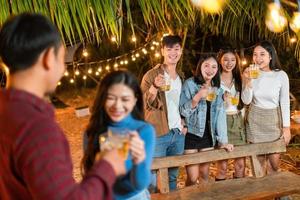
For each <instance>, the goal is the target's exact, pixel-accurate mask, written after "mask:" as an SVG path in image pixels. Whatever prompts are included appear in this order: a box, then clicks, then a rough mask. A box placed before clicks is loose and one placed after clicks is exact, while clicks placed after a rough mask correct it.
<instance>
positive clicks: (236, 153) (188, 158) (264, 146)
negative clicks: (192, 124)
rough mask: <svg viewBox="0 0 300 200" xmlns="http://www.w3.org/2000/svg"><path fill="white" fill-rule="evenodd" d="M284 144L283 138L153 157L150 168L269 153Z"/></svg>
mask: <svg viewBox="0 0 300 200" xmlns="http://www.w3.org/2000/svg"><path fill="white" fill-rule="evenodd" d="M285 151H286V146H285V144H284V141H283V140H277V141H275V142H265V143H259V144H247V145H242V146H236V147H235V149H234V150H233V151H232V152H227V151H225V150H224V149H215V150H210V151H204V152H199V153H194V154H188V155H180V156H168V157H161V158H155V159H154V160H153V164H152V169H154V170H155V169H159V168H169V167H178V166H184V165H190V164H199V163H206V162H212V161H216V160H225V159H232V158H239V157H246V156H251V155H253V154H255V155H260V154H270V153H280V152H285Z"/></svg>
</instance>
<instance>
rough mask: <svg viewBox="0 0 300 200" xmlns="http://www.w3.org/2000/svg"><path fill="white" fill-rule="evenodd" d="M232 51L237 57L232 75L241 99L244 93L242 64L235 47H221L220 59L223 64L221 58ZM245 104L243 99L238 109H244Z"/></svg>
mask: <svg viewBox="0 0 300 200" xmlns="http://www.w3.org/2000/svg"><path fill="white" fill-rule="evenodd" d="M226 53H232V54H233V55H234V57H235V59H236V64H235V67H234V69H233V70H232V77H233V80H234V87H235V89H236V91H238V92H239V93H240V99H241V94H242V74H241V65H240V57H239V55H238V54H237V53H236V52H235V51H234V50H233V49H221V50H220V51H219V53H218V60H219V63H220V65H221V60H222V57H223V56H224V54H226ZM222 72H223V67H221V73H222ZM243 107H244V104H243V102H242V101H239V105H238V109H239V110H241V109H243Z"/></svg>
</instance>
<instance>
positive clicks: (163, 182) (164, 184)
mask: <svg viewBox="0 0 300 200" xmlns="http://www.w3.org/2000/svg"><path fill="white" fill-rule="evenodd" d="M157 187H158V189H159V191H160V193H163V194H165V193H168V192H169V191H170V190H169V176H168V168H162V169H159V170H158V172H157Z"/></svg>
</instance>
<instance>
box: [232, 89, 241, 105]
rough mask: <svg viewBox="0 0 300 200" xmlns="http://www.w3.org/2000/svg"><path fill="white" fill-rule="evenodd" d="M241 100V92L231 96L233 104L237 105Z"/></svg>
mask: <svg viewBox="0 0 300 200" xmlns="http://www.w3.org/2000/svg"><path fill="white" fill-rule="evenodd" d="M239 101H240V93H239V92H236V94H235V95H231V96H230V102H231V105H234V106H237V105H238V104H239Z"/></svg>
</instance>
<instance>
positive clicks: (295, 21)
mask: <svg viewBox="0 0 300 200" xmlns="http://www.w3.org/2000/svg"><path fill="white" fill-rule="evenodd" d="M299 6H300V5H299ZM290 28H291V29H292V30H293V31H294V32H296V33H297V32H299V30H300V12H294V15H293V18H292V20H291V22H290Z"/></svg>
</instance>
